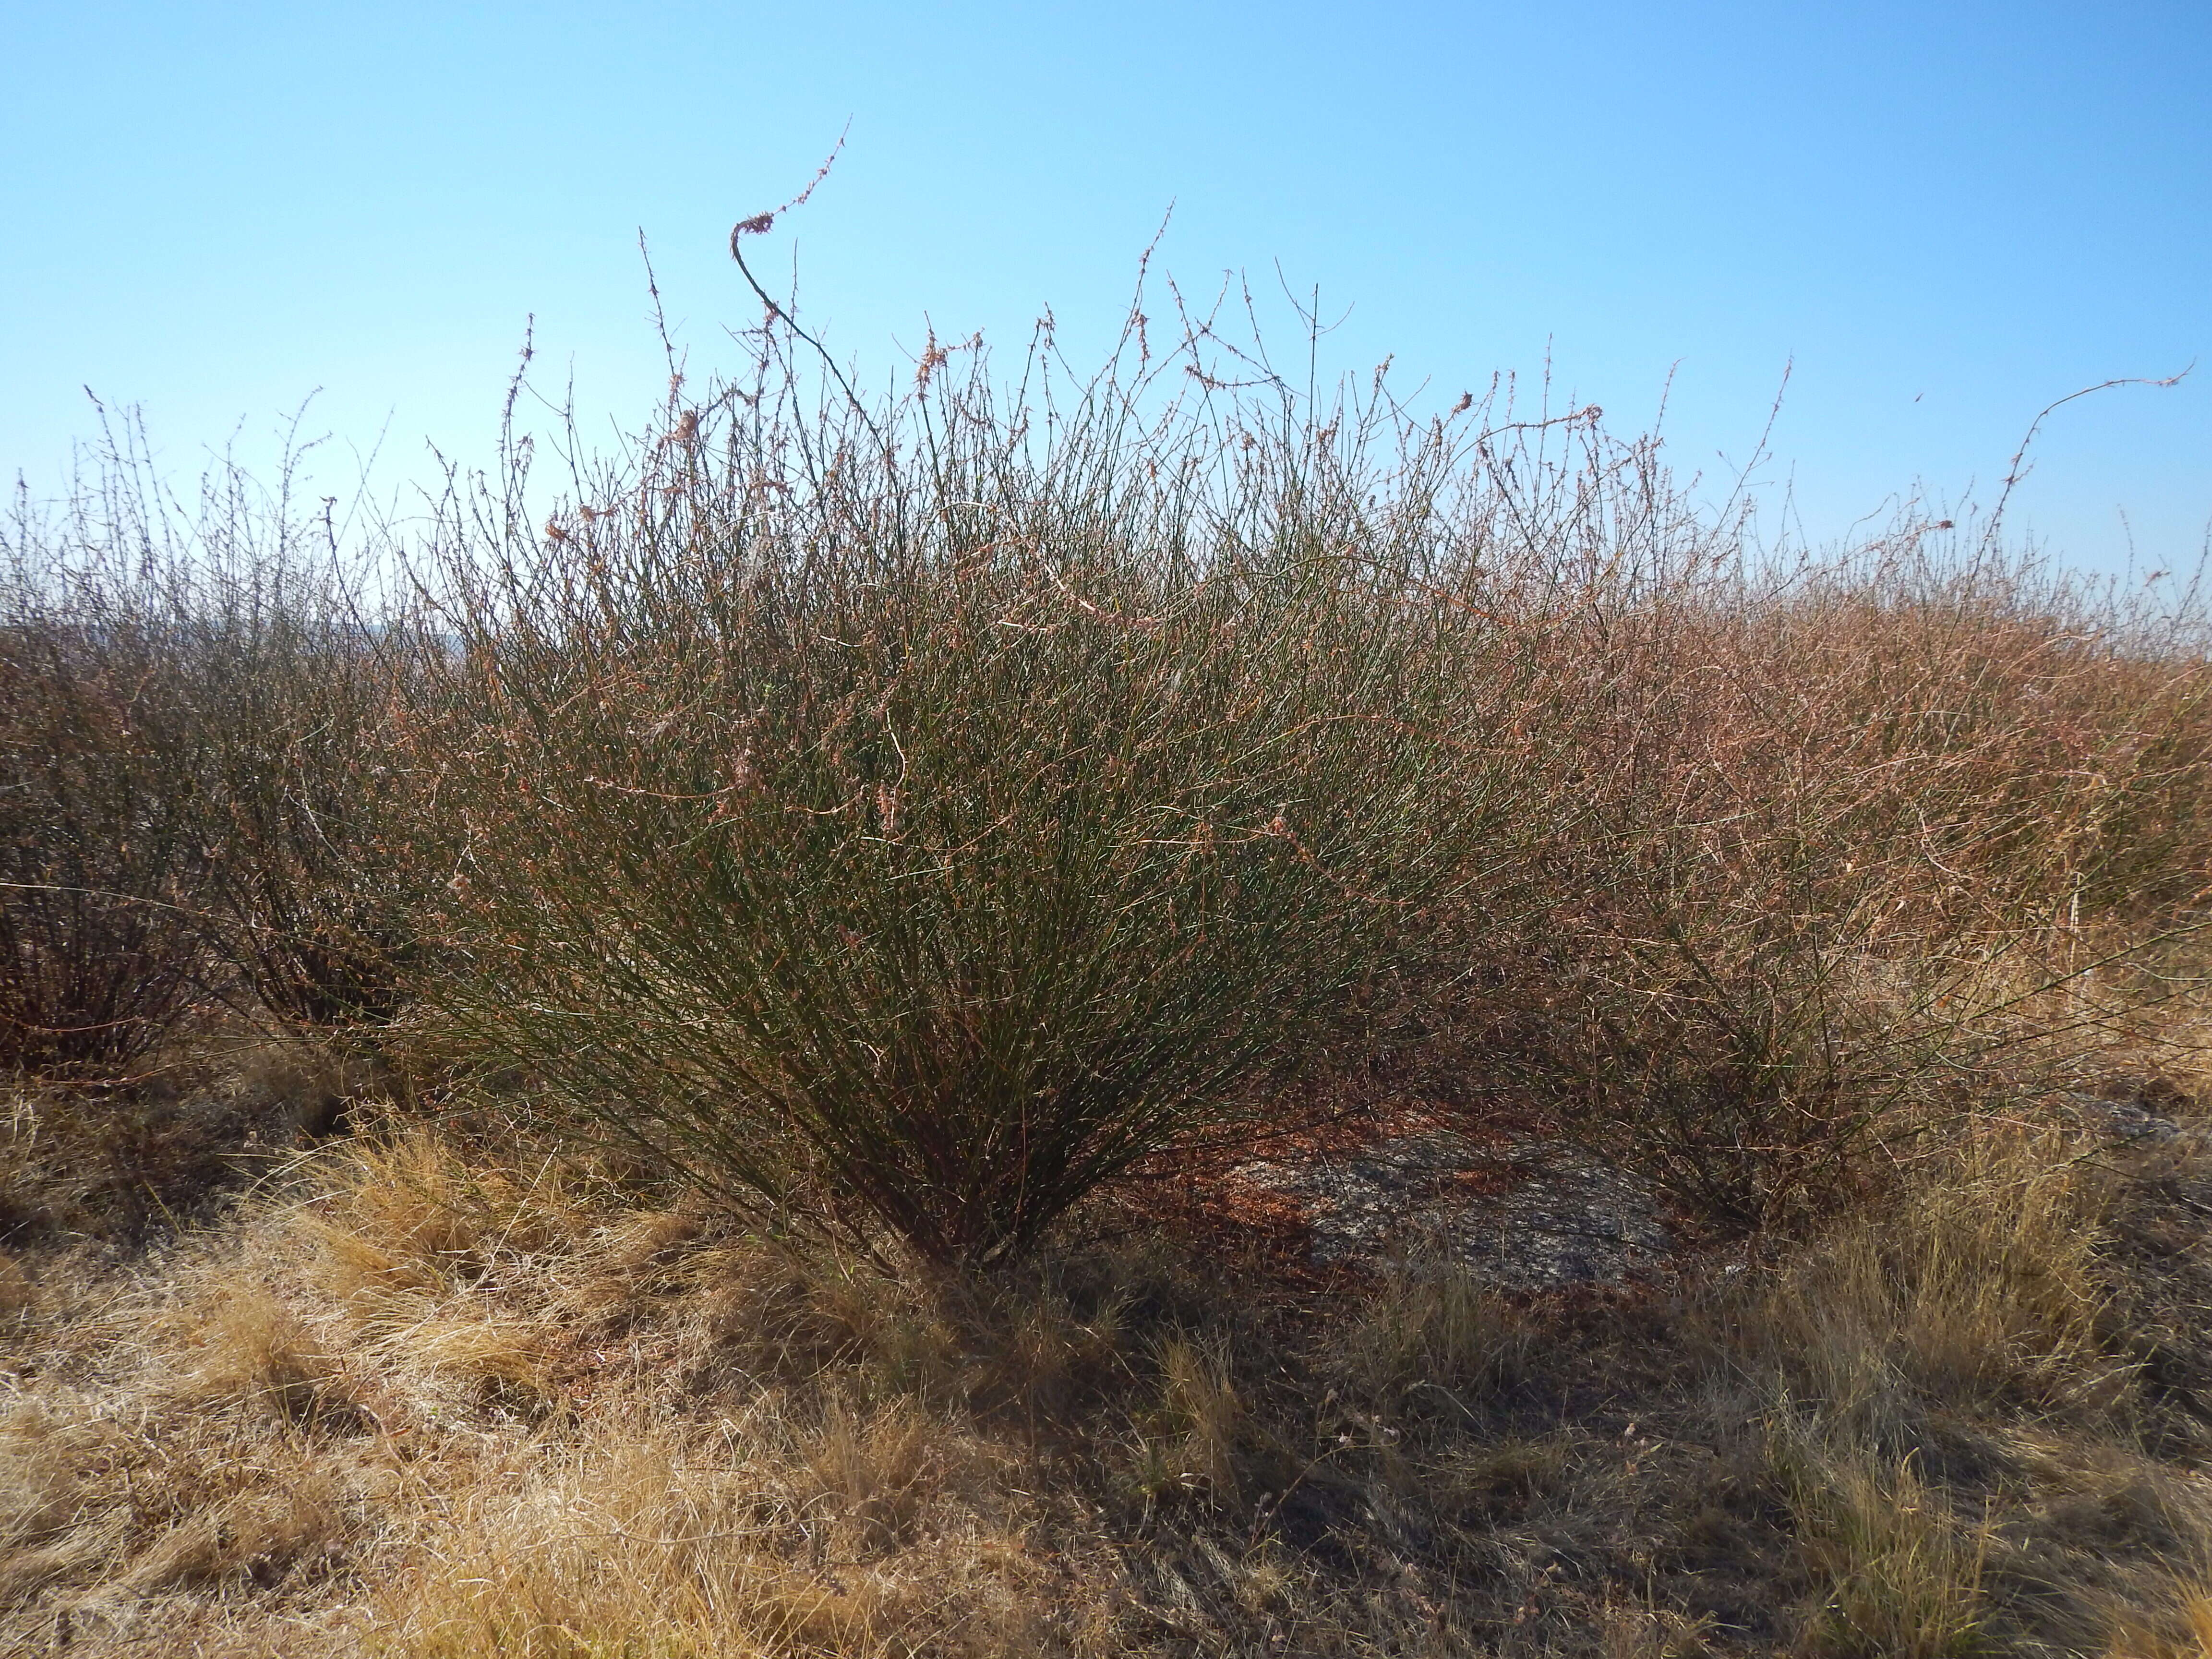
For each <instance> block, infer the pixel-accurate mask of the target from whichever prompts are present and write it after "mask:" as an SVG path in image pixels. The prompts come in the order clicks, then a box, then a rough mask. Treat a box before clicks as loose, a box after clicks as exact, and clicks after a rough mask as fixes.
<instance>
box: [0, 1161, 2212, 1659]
mask: <svg viewBox="0 0 2212 1659" xmlns="http://www.w3.org/2000/svg"><path fill="white" fill-rule="evenodd" d="M2200 1182H2201V1183H2203V1190H2204V1191H2206V1192H2208V1193H2212V1152H2208V1151H2206V1150H2204V1146H2203V1142H2202V1140H2201V1139H2200V1138H2199V1136H2198V1133H2197V1131H2196V1130H2194V1129H2189V1130H2186V1131H2185V1133H2184V1134H2183V1136H2182V1137H2181V1139H2179V1140H2178V1141H2176V1142H2175V1143H2173V1144H2172V1145H2170V1146H2164V1147H2162V1148H2158V1149H2154V1150H2148V1151H2145V1150H2140V1149H2138V1150H2129V1149H2127V1148H2125V1147H2120V1146H2114V1145H2113V1144H2112V1143H2111V1142H2109V1140H2106V1139H2099V1138H2098V1137H2096V1136H2095V1135H2093V1134H2091V1133H2088V1132H2087V1131H2084V1130H2081V1129H2076V1128H2069V1127H2064V1126H2063V1125H2062V1124H2061V1123H2059V1122H2058V1121H2057V1120H2055V1119H2053V1120H2048V1121H2039V1122H2037V1123H2033V1124H2031V1123H2027V1122H2021V1123H2003V1122H1989V1123H1985V1124H1984V1126H1983V1127H1981V1128H1980V1129H1979V1130H1978V1131H1977V1132H1976V1133H1972V1134H1969V1135H1964V1136H1961V1137H1960V1138H1957V1139H1954V1142H1953V1143H1952V1144H1951V1145H1950V1146H1948V1147H1947V1148H1945V1149H1944V1150H1943V1151H1942V1152H1941V1153H1940V1154H1938V1155H1932V1156H1929V1157H1928V1158H1923V1160H1922V1161H1921V1162H1920V1163H1919V1164H1917V1166H1916V1167H1915V1168H1914V1169H1913V1170H1911V1172H1910V1174H1909V1175H1908V1176H1906V1177H1905V1179H1904V1180H1903V1181H1902V1182H1900V1183H1899V1185H1898V1186H1897V1187H1896V1188H1895V1189H1894V1190H1893V1192H1891V1193H1890V1194H1889V1195H1888V1196H1887V1198H1885V1199H1884V1200H1881V1202H1880V1203H1879V1204H1878V1205H1877V1206H1875V1207H1874V1208H1873V1209H1870V1210H1869V1211H1867V1212H1863V1213H1861V1214H1858V1215H1856V1216H1852V1217H1847V1218H1840V1219H1839V1220H1838V1222H1837V1223H1836V1224H1834V1225H1830V1226H1828V1227H1827V1228H1826V1229H1823V1230H1821V1231H1818V1232H1817V1233H1815V1234H1814V1235H1811V1236H1808V1237H1807V1238H1805V1239H1804V1240H1802V1242H1800V1243H1795V1244H1791V1245H1789V1246H1787V1247H1786V1248H1784V1247H1783V1246H1780V1245H1774V1246H1771V1247H1768V1248H1766V1249H1763V1250H1761V1251H1759V1252H1754V1253H1753V1255H1749V1256H1745V1255H1741V1253H1738V1252H1722V1253H1719V1254H1715V1255H1710V1256H1698V1257H1692V1258H1690V1259H1688V1260H1686V1261H1685V1262H1684V1263H1683V1267H1682V1272H1681V1274H1680V1279H1679V1282H1677V1283H1675V1284H1674V1285H1673V1286H1672V1287H1671V1288H1668V1287H1664V1286H1655V1287H1652V1288H1649V1289H1646V1290H1644V1291H1638V1292H1634V1293H1632V1294H1629V1295H1626V1296H1625V1297H1612V1298H1609V1299H1601V1300H1600V1301H1599V1302H1596V1303H1590V1302H1589V1301H1587V1300H1584V1301H1581V1302H1577V1301H1576V1300H1575V1299H1573V1298H1568V1299H1566V1300H1561V1299H1559V1298H1556V1297H1554V1298H1549V1299H1546V1298H1537V1299H1535V1300H1533V1301H1532V1300H1530V1299H1528V1298H1526V1297H1522V1298H1519V1299H1517V1300H1516V1299H1513V1298H1508V1297H1502V1296H1501V1295H1499V1294H1498V1292H1496V1291H1493V1290H1492V1289H1490V1288H1488V1287H1486V1286H1485V1285H1481V1284H1480V1283H1479V1282H1477V1281H1475V1280H1474V1279H1471V1278H1469V1277H1468V1275H1467V1273H1465V1272H1464V1271H1463V1270H1459V1269H1455V1268H1454V1267H1451V1266H1450V1265H1449V1262H1448V1261H1445V1260H1443V1259H1442V1258H1437V1257H1433V1256H1428V1257H1424V1256H1419V1255H1417V1256H1415V1257H1414V1258H1412V1259H1408V1260H1406V1261H1402V1262H1399V1263H1396V1264H1395V1265H1394V1264H1389V1263H1383V1264H1378V1265H1377V1266H1376V1268H1375V1269H1374V1270H1373V1271H1371V1272H1366V1271H1363V1272H1362V1273H1358V1274H1355V1275H1351V1276H1347V1277H1346V1278H1343V1279H1340V1280H1339V1281H1336V1282H1334V1283H1319V1284H1316V1283H1310V1282H1307V1281H1303V1280H1301V1281H1298V1282H1297V1283H1291V1282H1287V1281H1276V1280H1273V1279H1270V1278H1269V1276H1268V1273H1267V1270H1266V1268H1265V1265H1264V1263H1263V1262H1261V1261H1260V1260H1259V1259H1257V1258H1255V1259H1253V1260H1251V1261H1244V1260H1242V1259H1240V1258H1238V1257H1237V1255H1236V1254H1235V1252H1234V1251H1233V1250H1232V1251H1231V1252H1230V1253H1229V1254H1228V1255H1221V1254H1219V1253H1218V1252H1217V1253H1216V1254H1214V1255H1212V1256H1209V1257H1205V1258H1198V1257H1194V1256H1192V1255H1189V1254H1188V1247H1187V1246H1183V1245H1179V1244H1178V1243H1176V1240H1175V1237H1173V1236H1171V1235H1161V1234H1159V1233H1158V1232H1153V1233H1151V1234H1146V1233H1145V1232H1144V1231H1142V1230H1141V1229H1140V1230H1139V1231H1137V1232H1134V1233H1130V1232H1128V1231H1127V1225H1128V1221H1127V1218H1126V1217H1124V1218H1121V1220H1119V1221H1117V1222H1116V1223H1115V1230H1117V1231H1116V1236H1118V1237H1119V1238H1120V1242H1118V1243H1109V1242H1106V1236H1105V1235H1101V1236H1100V1242H1097V1243H1091V1244H1083V1243H1080V1242H1079V1241H1078V1242H1071V1243H1070V1244H1069V1245H1067V1246H1066V1248H1065V1249H1062V1250H1060V1251H1059V1252H1057V1253H1055V1255H1054V1256H1053V1257H1052V1258H1051V1259H1050V1260H1048V1261H1041V1262H1040V1263H1038V1264H1037V1265H1036V1267H1034V1268H1033V1269H1031V1270H1030V1271H1028V1272H1027V1273H1025V1274H1024V1275H1018V1276H1001V1277H1000V1278H997V1279H992V1280H987V1281H981V1280H968V1279H947V1278H944V1277H942V1276H933V1275H928V1274H925V1273H916V1274H914V1275H911V1276H908V1277H904V1278H899V1279H886V1278H885V1277H884V1276H883V1275H882V1273H880V1272H878V1271H877V1270H876V1269H874V1268H873V1267H867V1266H864V1265H862V1264H860V1263H858V1262H855V1261H849V1260H846V1259H842V1258H841V1257H839V1256H838V1255H836V1254H835V1253H834V1252H829V1251H827V1250H824V1249H822V1248H821V1247H819V1246H808V1247H804V1248H801V1247H799V1246H795V1245H791V1244H786V1243H777V1242H776V1241H775V1240H773V1239H769V1238H765V1237H760V1236H757V1235H753V1234H749V1233H746V1232H744V1231H740V1230H738V1229H736V1228H735V1227H733V1226H732V1225H731V1224H728V1223H726V1222H724V1221H720V1220H718V1219H717V1218H715V1216H714V1214H713V1213H712V1212H710V1211H708V1209H706V1208H705V1207H703V1206H701V1205H700V1204H699V1203H697V1201H696V1200H691V1199H688V1198H685V1197H684V1196H682V1195H681V1194H671V1193H670V1192H668V1191H667V1190H665V1189H663V1188H656V1187H654V1186H652V1185H650V1184H646V1185H640V1184H639V1183H638V1181H637V1178H636V1177H635V1175H634V1174H633V1173H632V1172H629V1171H626V1170H621V1169H619V1168H614V1167H609V1166H606V1165H604V1164H591V1163H588V1162H578V1161H577V1160H575V1159H574V1158H568V1157H563V1156H559V1155H556V1154H554V1153H552V1152H549V1151H548V1150H546V1149H545V1148H544V1147H543V1146H539V1145H538V1144H537V1143H536V1142H535V1141H534V1140H533V1139H532V1137H531V1136H530V1135H529V1134H527V1133H520V1132H515V1133H507V1132H501V1133H492V1132H489V1131H485V1130H482V1129H479V1130H477V1131H476V1132H471V1133H461V1132H459V1130H457V1129H454V1128H447V1129H444V1130H438V1129H434V1128H432V1127H428V1126H427V1125H425V1124H424V1123H422V1122H421V1121H407V1120H404V1119H395V1120H393V1121H392V1125H391V1127H388V1128H386V1129H383V1130H380V1131H378V1132H375V1133H370V1134H368V1135H366V1136H364V1137H362V1138H359V1139H355V1140H352V1141H349V1142H342V1143H336V1144H335V1145H334V1146H332V1147H331V1148H330V1149H327V1150H325V1152H321V1153H319V1154H318V1155H316V1156H315V1157H314V1158H313V1159H311V1160H310V1161H308V1162H307V1163H305V1164H301V1166H299V1167H298V1168H297V1169H296V1170H295V1172H294V1175H293V1176H292V1177H291V1184H290V1185H289V1187H285V1188H282V1189H281V1191H280V1190H278V1189H272V1190H271V1191H270V1194H268V1195H267V1196H266V1197H264V1199H262V1200H258V1201H257V1202H255V1203H254V1204H252V1205H250V1206H247V1207H246V1209H244V1210H242V1211H240V1212H237V1213H236V1214H235V1215H234V1218H232V1219H231V1220H229V1221H228V1222H225V1223H222V1224H221V1225H216V1226H214V1227H212V1228H210V1229H208V1230H204V1231H200V1232H198V1233H196V1234H191V1235H187V1236H186V1237H184V1238H182V1239H181V1240H180V1241H179V1243H177V1244H176V1245H175V1246H174V1247H173V1248H172V1249H168V1250H167V1251H166V1252H164V1253H160V1254H156V1255H137V1256H126V1257H124V1258H120V1259H118V1258H115V1257H113V1256H112V1255H110V1256H106V1257H105V1258H103V1256H102V1255H101V1254H100V1252H98V1251H95V1250H94V1249H90V1248H88V1247H82V1246H79V1247H74V1248H61V1247H54V1246H50V1247H46V1248H42V1249H36V1250H33V1251H30V1252H28V1253H27V1254H23V1255H20V1256H15V1257H9V1258H8V1259H7V1260H6V1261H5V1272H4V1273H0V1286H4V1287H5V1291H6V1296H7V1303H6V1306H5V1308H4V1310H0V1322H4V1324H0V1328H3V1329H4V1333H5V1342H6V1347H5V1350H4V1352H5V1356H6V1358H5V1364H6V1367H7V1370H6V1373H5V1376H6V1381H5V1383H4V1387H5V1390H6V1392H5V1397H4V1407H0V1409H4V1413H5V1416H4V1427H0V1471H3V1472H0V1607H4V1608H5V1612H4V1613H0V1620H4V1622H0V1641H4V1642H5V1643H6V1644H8V1645H9V1650H21V1651H24V1652H27V1653H40V1652H60V1651H62V1650H64V1646H65V1647H66V1650H67V1651H69V1652H70V1653H71V1654H86V1653H90V1654H106V1653H115V1654H125V1653H134V1652H140V1653H143V1652H161V1651H179V1652H182V1651H193V1650H197V1651H204V1652H211V1653H216V1652H219V1653H239V1654H259V1653H268V1654H289V1653H301V1654H310V1653H316V1652H331V1653H371V1654H380V1655H390V1656H436V1659H479V1656H485V1659H488V1656H492V1655H501V1656H505V1655H525V1656H547V1659H556V1656H557V1659H585V1656H592V1659H598V1656H605V1655H616V1654H620V1655H638V1656H648V1655H650V1656H692V1655H702V1656H703V1655H725V1654H729V1655H738V1654H742V1655H792V1656H799V1655H810V1656H816V1655H818V1656H827V1655H843V1654H854V1655H919V1654H945V1655H1017V1654H1021V1655H1028V1654H1054V1653H1058V1654H1066V1655H1091V1654H1096V1655H1102V1656H1103V1655H1108V1654H1120V1653H1131V1652H1150V1653H1161V1654H1169V1653H1184V1652H1222V1653H1250V1654H1255V1655H1257V1654H1275V1653H1314V1654H1346V1655H1352V1654H1380V1653H1423V1654H1438V1655H1443V1654H1455V1653H1468V1654H1474V1653H1492V1652H1496V1653H1512V1654H1527V1655H1539V1654H1548V1655H1562V1656H1564V1655H1570V1654H1573V1655H1581V1654H1590V1655H1606V1656H1614V1655H1620V1656H1628V1655H1640V1656H1688V1655H1695V1654H1724V1653H1767V1652H1776V1651H1789V1652H1793V1653H1802V1654H1805V1655H1808V1656H1846V1655H1851V1656H1856V1655H1917V1656H1929V1659H1938V1656H1949V1655H1966V1654H1976V1653H2020V1654H2034V1655H2057V1654H2062V1653H2073V1652H2084V1653H2092V1654H2097V1655H2100V1656H2107V1659H2167V1656H2179V1655H2184V1654H2195V1653H2197V1652H2200V1651H2202V1650H2203V1630H2202V1626H2203V1624H2204V1616H2203V1609H2204V1607H2206V1606H2207V1605H2208V1603H2207V1601H2206V1599H2205V1596H2204V1594H2203V1589H2202V1586H2203V1582H2204V1579H2203V1575H2202V1572H2201V1571H2200V1569H2199V1567H2198V1565H2197V1564H2198V1563H2201V1562H2203V1561H2207V1560H2212V1494H2208V1493H2207V1492H2205V1491H2204V1490H2203V1483H2202V1481H2201V1480H2200V1478H2199V1476H2198V1475H2197V1474H2196V1472H2195V1471H2196V1469H2197V1467H2198V1465H2199V1462H2200V1460H2201V1458H2202V1457H2203V1455H2204V1453H2205V1452H2206V1451H2207V1450H2208V1449H2212V1428H2208V1426H2207V1423H2206V1420H2205V1418H2204V1416H2203V1415H2202V1414H2201V1413H2200V1410H2199V1407H2198V1406H2197V1403H2196V1402H2195V1401H2194V1399H2193V1396H2189V1395H2186V1393H2185V1383H2174V1382H2173V1381H2172V1379H2173V1378H2174V1377H2175V1376H2179V1375H2180V1373H2179V1371H2178V1370H2177V1369H2176V1368H2177V1367H2178V1366H2179V1364H2180V1363H2181V1362H2180V1360H2179V1358H2176V1357H2175V1355H2177V1354H2179V1352H2180V1350H2179V1349H2178V1348H2174V1349H2172V1351H2171V1352H2168V1351H2167V1349H2154V1348H2149V1347H2146V1346H2145V1340H2143V1339H2141V1337H2140V1332H2139V1331H2136V1330H2135V1329H2133V1328H2131V1327H2130V1324H2129V1321H2130V1318H2132V1317H2134V1316H2133V1315H2132V1314H2131V1313H2130V1310H2131V1309H2135V1308H2138V1307H2145V1308H2148V1307H2156V1308H2166V1309H2169V1310H2170V1308H2171V1305H2172V1298H2173V1297H2175V1296H2182V1297H2190V1296H2194V1295H2196V1294H2197V1288H2196V1287H2198V1286H2199V1285H2200V1284H2201V1285H2203V1286H2212V1251H2208V1250H2206V1249H2204V1248H2203V1246H2202V1244H2201V1243H2198V1242H2197V1240H2196V1239H2195V1238H2193V1237H2192V1238H2191V1239H2190V1240H2188V1241H2187V1242H2186V1243H2185V1245H2184V1246H2183V1247H2182V1248H2181V1249H2179V1250H2178V1251H2176V1250H2169V1251H2168V1253H2167V1254H2166V1255H2165V1256H2163V1257H2159V1258H2156V1259H2155V1260H2152V1259H2150V1258H2147V1257H2146V1256H2145V1255H2143V1250H2144V1249H2148V1246H2143V1245H2141V1244H2140V1243H2130V1241H2131V1240H2138V1238H2139V1236H2140V1237H2151V1236H2153V1235H2154V1234H2155V1236H2156V1237H2161V1238H2166V1241H2167V1243H2169V1244H2170V1243H2172V1242H2173V1241H2172V1238H2170V1237H2167V1235H2166V1234H2157V1233H2156V1228H2157V1226H2158V1225H2163V1224H2161V1223H2160V1220H2159V1218H2160V1217H2161V1216H2166V1215H2168V1212H2171V1211H2172V1210H2173V1195H2174V1194H2177V1193H2178V1194H2180V1195H2181V1196H2182V1197H2183V1198H2185V1199H2191V1200H2192V1201H2194V1200H2193V1195H2194V1194H2197V1192H2198V1190H2199V1188H2198V1186H2197V1184H2196V1183H2200ZM2160 1206H2165V1207H2164V1208H2161V1207H2160ZM2177 1213H2179V1214H2181V1215H2184V1216H2185V1215H2186V1214H2188V1213H2189V1212H2188V1211H2187V1207H2186V1206H2185V1205H2183V1206H2181V1208H2180V1210H2179V1212H2177ZM2169 1218H2170V1217H2169ZM2147 1230H2148V1231H2147ZM2198 1231H2201V1228H2200V1229H2199V1230H2198ZM2131 1252H2132V1254H2131ZM2144 1273H2160V1274H2163V1275H2164V1277H2163V1278H2162V1279H2160V1281H2159V1285H2160V1289H2159V1290H2158V1291H2157V1294H2158V1295H2159V1296H2163V1297H2166V1298H2167V1299H2166V1301H2164V1302H2160V1301H2157V1300H2156V1299H2155V1297H2153V1298H2152V1299H2151V1300H2148V1301H2147V1300H2145V1297H2147V1296H2150V1294H2151V1293H2150V1292H2149V1291H2146V1290H2144V1289H2143V1287H2142V1285H2141V1284H2139V1283H2138V1282H2137V1280H2138V1279H2140V1277H2141V1275H2142V1274H2144ZM2160 1317H2161V1318H2166V1324H2165V1325H2160V1327H2159V1328H2160V1330H2166V1328H2167V1326H2168V1325H2171V1324H2172V1323H2174V1322H2173V1321H2172V1319H2171V1318H2170V1317H2167V1316H2164V1315H2162V1316H2160ZM2144 1328H2148V1327H2147V1326H2146V1327H2144ZM2173 1335H2174V1334H2173V1333H2172V1331H2170V1330H2169V1331H2167V1334H2166V1337H2165V1338H2161V1339H2160V1340H2164V1341H2167V1342H2168V1343H2169V1346H2171V1340H2172V1338H2173ZM2161 1354H2163V1355H2164V1356H2165V1357H2163V1358H2160V1355H2161ZM2160 1376H2166V1378H2167V1381H2166V1383H2161V1382H2160ZM2192 1644H2194V1645H2192Z"/></svg>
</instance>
